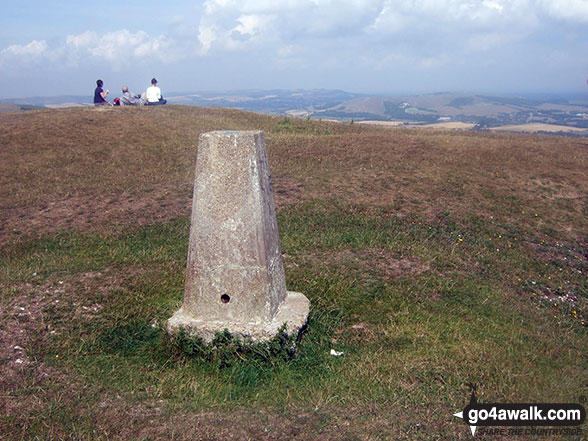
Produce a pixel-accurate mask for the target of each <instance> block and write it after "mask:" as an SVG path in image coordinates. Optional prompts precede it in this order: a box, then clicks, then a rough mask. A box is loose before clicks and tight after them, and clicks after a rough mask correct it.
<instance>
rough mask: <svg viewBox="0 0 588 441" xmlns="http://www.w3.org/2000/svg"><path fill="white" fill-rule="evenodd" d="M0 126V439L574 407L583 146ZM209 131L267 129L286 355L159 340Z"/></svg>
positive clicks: (187, 432)
mask: <svg viewBox="0 0 588 441" xmlns="http://www.w3.org/2000/svg"><path fill="white" fill-rule="evenodd" d="M0 127H1V130H0V146H2V147H1V148H0V184H1V188H2V197H1V199H0V250H1V254H0V360H1V361H0V390H1V392H0V408H1V412H0V437H1V438H2V439H7V440H21V439H22V440H61V439H85V440H159V439H162V440H164V439H165V440H195V439H207V440H231V439H234V440H246V439H255V440H282V439H288V440H314V439H317V440H318V439H321V440H376V439H388V440H448V439H450V440H466V439H472V438H471V434H470V429H469V427H467V426H466V425H465V424H464V423H463V422H462V421H461V420H460V419H458V418H455V417H453V416H452V415H453V414H454V413H456V412H459V411H461V410H463V408H464V407H465V406H466V405H467V404H468V402H469V399H470V395H471V390H472V387H475V388H476V395H477V398H478V400H479V401H481V402H511V403H513V402H514V403H529V402H544V403H548V402H562V403H578V402H579V400H581V399H583V397H584V398H585V397H587V396H588V383H587V382H586V379H587V378H588V358H587V351H586V348H587V347H588V327H587V322H588V284H587V278H586V272H587V271H588V263H587V259H588V139H586V138H566V137H553V136H546V135H531V134H517V133H492V132H484V133H478V132H471V131H455V130H444V129H434V128H430V129H426V130H425V129H419V128H402V127H398V128H390V127H379V126H372V125H359V124H342V123H332V122H325V121H323V122H319V121H313V120H309V121H307V120H303V119H290V118H283V117H270V116H263V115H258V114H254V113H246V112H241V111H237V110H227V109H211V108H199V107H185V106H175V105H172V106H164V107H160V108H108V109H106V108H105V109H94V108H71V109H52V110H32V111H27V112H12V113H2V114H0ZM217 129H223V130H245V129H247V130H249V129H259V130H263V131H264V132H265V136H266V143H267V146H268V154H269V159H270V167H271V171H272V179H273V185H274V192H275V197H276V203H277V208H278V224H279V229H280V236H281V242H282V252H283V256H284V263H285V267H286V276H287V286H288V289H290V290H293V291H299V292H302V293H304V294H305V295H306V296H307V297H308V298H309V299H310V301H311V315H310V320H309V323H308V328H307V330H306V332H305V333H304V334H303V335H302V336H301V338H300V341H299V342H298V343H297V345H296V352H295V354H293V353H292V351H291V350H290V349H289V348H287V349H288V350H284V348H283V347H280V345H279V344H277V343H276V344H275V345H273V346H267V347H250V346H242V345H240V344H239V343H237V342H235V341H232V340H230V338H224V339H223V338H220V339H219V340H218V341H217V342H216V343H215V346H214V347H203V346H202V345H200V344H199V342H196V341H190V340H182V339H171V338H169V337H168V336H167V335H166V334H165V332H164V331H163V327H164V324H165V321H166V320H167V319H168V318H169V317H170V316H171V314H172V313H173V312H174V311H175V310H177V308H178V307H179V305H180V304H181V303H182V298H183V283H184V274H185V264H186V253H187V245H188V229H189V213H190V207H191V197H192V181H193V173H194V162H195V158H196V149H197V144H198V136H199V135H200V133H203V132H206V131H210V130H217ZM225 337H226V336H225ZM331 350H335V351H336V352H337V353H342V355H340V356H333V355H331ZM582 429H583V431H584V435H577V436H569V437H565V438H562V437H557V436H553V437H550V436H544V437H541V439H546V440H547V439H570V440H580V439H584V437H585V436H586V433H588V427H587V426H586V423H585V424H584V425H583V426H582ZM479 438H480V439H492V440H501V439H511V437H508V436H500V435H496V436H491V437H488V438H484V437H479ZM517 439H520V440H534V439H537V437H536V436H532V435H523V436H518V437H517Z"/></svg>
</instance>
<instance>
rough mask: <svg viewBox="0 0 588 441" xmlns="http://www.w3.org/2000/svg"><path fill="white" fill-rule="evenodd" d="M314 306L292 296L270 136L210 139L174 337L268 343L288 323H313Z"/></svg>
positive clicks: (202, 151) (202, 147)
mask: <svg viewBox="0 0 588 441" xmlns="http://www.w3.org/2000/svg"><path fill="white" fill-rule="evenodd" d="M308 309H309V302H308V299H306V297H305V296H304V295H303V294H300V293H294V292H288V291H286V282H285V275H284V266H283V262H282V254H281V250H280V238H279V235H278V225H277V220H276V212H275V205H274V196H273V191H272V185H271V177H270V173H269V164H268V160H267V152H266V148H265V140H264V136H263V132H260V131H240V132H229V131H216V132H209V133H205V134H202V135H201V136H200V142H199V147H198V153H197V158H196V175H195V182H194V199H193V205H192V221H191V227H190V242H189V248H188V265H187V270H186V285H185V292H184V304H183V305H182V307H181V308H180V310H178V311H177V312H176V313H175V314H174V315H173V316H172V317H171V318H170V320H169V321H168V330H169V331H170V332H176V331H177V330H178V329H179V328H182V327H183V328H185V329H186V331H188V332H189V333H190V334H193V335H198V336H200V337H202V338H204V339H205V340H211V339H212V338H213V337H214V334H215V332H216V331H222V330H223V329H225V328H226V329H228V330H229V331H230V332H231V333H233V334H235V335H237V336H240V337H250V338H252V339H253V340H257V341H262V340H268V339H270V338H271V337H272V336H274V335H275V334H276V333H277V330H278V329H279V328H280V326H282V325H283V324H284V323H287V330H288V333H294V332H298V330H299V329H300V328H301V327H302V326H303V325H304V324H305V323H306V319H307V317H308Z"/></svg>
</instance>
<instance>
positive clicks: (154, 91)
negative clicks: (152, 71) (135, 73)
mask: <svg viewBox="0 0 588 441" xmlns="http://www.w3.org/2000/svg"><path fill="white" fill-rule="evenodd" d="M146 96H147V103H146V104H147V105H148V106H158V105H162V104H165V103H167V100H164V99H163V97H162V96H161V89H160V88H159V87H157V80H156V79H155V78H153V79H152V80H151V87H148V88H147V92H146Z"/></svg>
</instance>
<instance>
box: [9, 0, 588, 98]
mask: <svg viewBox="0 0 588 441" xmlns="http://www.w3.org/2000/svg"><path fill="white" fill-rule="evenodd" d="M587 43H588V0H510V1H507V0H206V1H187V0H174V1H168V2H165V1H157V2H155V1H153V0H124V1H120V0H117V1H113V0H103V1H100V2H85V1H79V0H77V1H70V0H52V1H50V2H48V1H47V0H19V1H10V2H5V4H4V5H3V8H2V26H1V27H0V97H4V98H7V97H19V96H55V95H64V94H71V95H84V94H90V95H93V91H94V88H95V87H96V80H97V79H98V78H100V79H102V80H103V81H104V86H105V88H108V89H110V90H111V91H112V92H113V94H117V93H118V94H120V88H121V86H122V85H128V86H129V88H130V89H131V90H132V91H137V92H140V91H142V90H145V88H146V87H147V86H149V83H150V80H151V78H152V77H156V78H157V79H158V81H159V86H160V87H161V89H162V91H163V93H164V95H165V94H166V92H171V91H173V92H189V91H205V90H206V91H214V90H237V89H321V88H324V89H342V90H346V91H349V92H359V93H374V94H388V95H402V94H415V93H435V92H475V93H482V92H484V93H488V92H492V93H505V94H507V93H508V94H517V93H520V94H523V93H563V92H565V93H569V92H571V93H588V85H587V83H586V78H587V77H588V44H587Z"/></svg>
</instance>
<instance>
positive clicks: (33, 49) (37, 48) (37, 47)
mask: <svg viewBox="0 0 588 441" xmlns="http://www.w3.org/2000/svg"><path fill="white" fill-rule="evenodd" d="M47 48H48V45H47V42H46V41H45V40H41V41H37V40H33V41H31V42H30V43H29V44H27V45H20V44H13V45H12V46H8V47H7V48H6V49H3V50H2V52H0V54H1V55H2V56H3V57H28V58H38V57H40V56H43V55H44V54H45V53H46V52H47Z"/></svg>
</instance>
